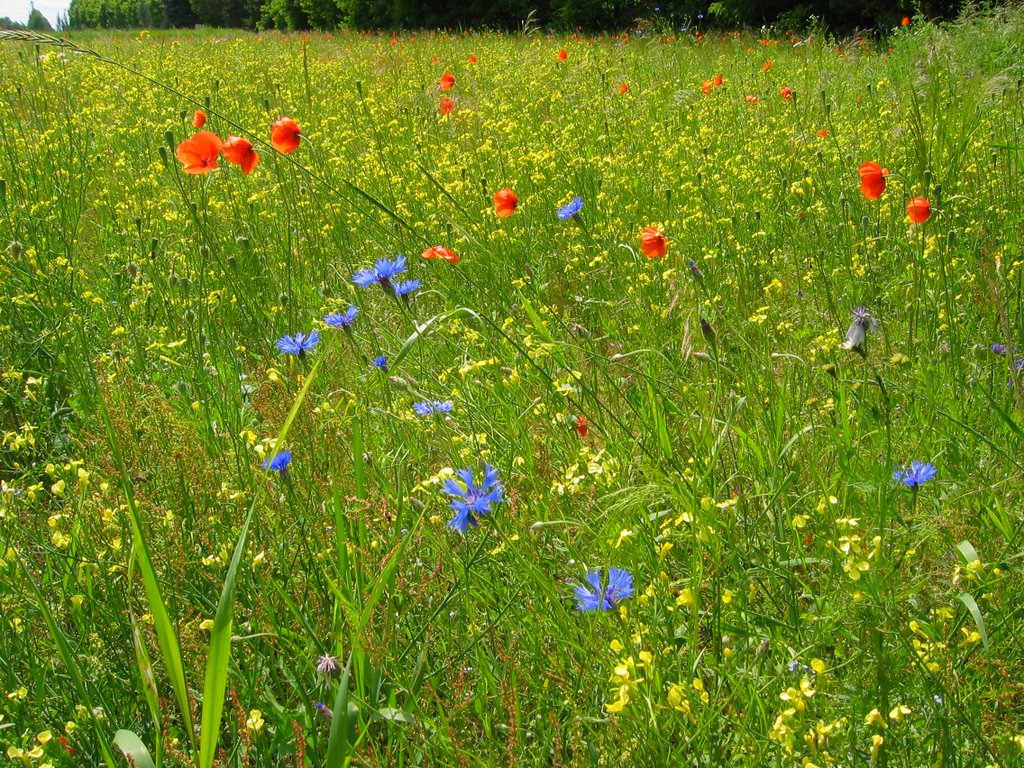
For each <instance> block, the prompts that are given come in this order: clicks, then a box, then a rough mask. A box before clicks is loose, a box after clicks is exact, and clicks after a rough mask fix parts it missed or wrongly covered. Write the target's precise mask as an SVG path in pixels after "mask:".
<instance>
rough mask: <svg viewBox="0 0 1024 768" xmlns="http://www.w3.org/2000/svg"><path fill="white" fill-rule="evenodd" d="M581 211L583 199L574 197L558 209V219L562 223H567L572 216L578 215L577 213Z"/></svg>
mask: <svg viewBox="0 0 1024 768" xmlns="http://www.w3.org/2000/svg"><path fill="white" fill-rule="evenodd" d="M582 210H583V198H582V197H574V198H573V199H572V200H570V201H569V203H568V204H567V205H564V206H562V207H561V208H559V209H558V218H560V219H561V220H562V221H568V220H569V219H571V218H573V217H574V216H577V215H579V212H580V211H582Z"/></svg>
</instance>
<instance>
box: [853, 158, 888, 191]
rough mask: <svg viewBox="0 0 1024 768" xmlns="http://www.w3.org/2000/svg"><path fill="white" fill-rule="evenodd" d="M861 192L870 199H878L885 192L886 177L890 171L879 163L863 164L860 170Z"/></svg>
mask: <svg viewBox="0 0 1024 768" xmlns="http://www.w3.org/2000/svg"><path fill="white" fill-rule="evenodd" d="M858 173H860V193H861V194H862V195H864V197H866V198H867V199H868V200H877V199H878V198H880V197H881V196H882V193H883V192H885V177H886V176H888V175H889V171H888V170H887V169H885V168H883V167H882V166H880V165H879V164H878V163H875V162H870V163H864V164H862V165H861V167H860V170H859V171H858Z"/></svg>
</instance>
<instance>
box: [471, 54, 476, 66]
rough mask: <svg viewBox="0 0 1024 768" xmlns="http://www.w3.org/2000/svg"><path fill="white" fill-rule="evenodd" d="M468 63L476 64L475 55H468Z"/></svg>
mask: <svg viewBox="0 0 1024 768" xmlns="http://www.w3.org/2000/svg"><path fill="white" fill-rule="evenodd" d="M469 63H470V64H476V56H470V57H469Z"/></svg>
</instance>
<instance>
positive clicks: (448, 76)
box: [441, 72, 455, 91]
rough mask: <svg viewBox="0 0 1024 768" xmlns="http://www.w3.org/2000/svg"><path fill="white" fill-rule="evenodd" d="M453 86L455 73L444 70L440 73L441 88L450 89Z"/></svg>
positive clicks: (443, 89)
mask: <svg viewBox="0 0 1024 768" xmlns="http://www.w3.org/2000/svg"><path fill="white" fill-rule="evenodd" d="M454 87H455V75H453V74H452V73H451V72H445V73H444V74H443V75H441V90H442V91H450V90H451V89H452V88H454Z"/></svg>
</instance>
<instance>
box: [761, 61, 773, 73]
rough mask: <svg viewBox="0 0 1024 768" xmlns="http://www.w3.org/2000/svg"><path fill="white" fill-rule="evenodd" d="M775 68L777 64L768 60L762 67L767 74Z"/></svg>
mask: <svg viewBox="0 0 1024 768" xmlns="http://www.w3.org/2000/svg"><path fill="white" fill-rule="evenodd" d="M774 66H775V62H774V61H772V60H771V59H766V60H765V62H764V64H762V65H761V71H762V72H767V71H768V70H769V69H771V68H772V67H774Z"/></svg>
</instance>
